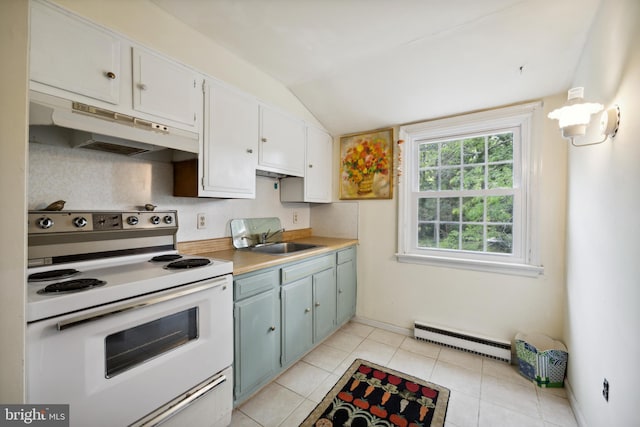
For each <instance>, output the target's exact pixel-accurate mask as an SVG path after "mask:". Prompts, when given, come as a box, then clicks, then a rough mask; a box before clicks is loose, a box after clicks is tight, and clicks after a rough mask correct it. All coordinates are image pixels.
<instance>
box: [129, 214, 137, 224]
mask: <svg viewBox="0 0 640 427" xmlns="http://www.w3.org/2000/svg"><path fill="white" fill-rule="evenodd" d="M127 224H129V225H136V224H138V217H137V216H130V217H127Z"/></svg>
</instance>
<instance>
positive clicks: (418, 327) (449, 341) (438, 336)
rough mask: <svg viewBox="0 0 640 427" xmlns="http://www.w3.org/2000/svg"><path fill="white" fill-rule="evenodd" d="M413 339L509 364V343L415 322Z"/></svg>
mask: <svg viewBox="0 0 640 427" xmlns="http://www.w3.org/2000/svg"><path fill="white" fill-rule="evenodd" d="M413 334H414V337H415V338H416V339H418V340H421V341H427V342H432V343H435V344H440V345H444V346H447V347H451V348H455V349H458V350H462V351H466V352H469V353H473V354H478V355H480V356H485V357H490V358H492V359H497V360H501V361H503V362H507V363H511V342H509V341H504V340H499V339H488V338H485V337H479V336H474V335H470V334H468V333H466V332H462V331H456V330H453V329H443V328H442V327H438V326H433V325H429V324H427V323H423V322H419V321H416V322H415V323H414V325H413Z"/></svg>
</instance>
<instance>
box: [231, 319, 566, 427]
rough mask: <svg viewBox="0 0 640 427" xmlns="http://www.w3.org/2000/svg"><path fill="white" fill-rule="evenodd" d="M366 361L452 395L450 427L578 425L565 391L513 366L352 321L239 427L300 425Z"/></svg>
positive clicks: (259, 397) (258, 398)
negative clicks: (344, 375) (357, 361)
mask: <svg viewBox="0 0 640 427" xmlns="http://www.w3.org/2000/svg"><path fill="white" fill-rule="evenodd" d="M356 358H361V359H366V360H369V361H371V362H374V363H377V364H380V365H384V366H388V367H390V368H393V369H396V370H399V371H402V372H406V373H408V374H410V375H414V376H416V377H420V378H423V379H425V380H427V381H432V382H434V383H437V384H440V385H442V386H444V387H447V388H449V389H450V390H451V397H450V399H449V408H448V410H447V418H446V424H445V425H446V427H466V426H481V427H505V426H518V427H528V426H541V427H542V426H544V427H552V426H577V423H576V420H575V418H574V415H573V412H572V411H571V407H570V406H569V402H568V400H567V397H566V393H565V390H564V389H542V388H539V387H537V386H535V385H534V384H533V383H531V382H530V381H528V380H526V379H524V378H523V377H521V376H520V374H518V371H517V369H516V367H515V366H514V365H511V366H510V365H507V364H506V363H504V362H499V361H495V360H491V359H487V358H483V357H480V356H476V355H473V354H470V353H465V352H462V351H458V350H453V349H450V348H447V347H441V346H438V345H435V344H430V343H426V342H422V341H416V340H414V339H413V338H411V337H406V336H404V335H399V334H396V333H393V332H389V331H386V330H382V329H377V328H374V327H371V326H368V325H364V324H362V323H355V322H350V323H348V324H346V325H345V326H344V327H342V328H341V329H340V330H338V331H337V332H335V333H334V334H333V335H332V336H330V337H329V338H327V340H325V341H324V342H323V343H322V344H320V345H319V346H318V347H317V348H316V349H314V350H313V351H312V352H311V353H309V354H307V355H306V356H305V357H304V358H303V359H302V360H301V361H299V362H298V363H296V364H295V365H293V366H292V367H291V368H289V369H288V370H287V371H285V372H284V373H282V374H281V375H280V376H279V377H278V378H276V379H275V380H274V381H273V382H271V383H270V384H269V385H267V386H266V387H265V388H263V389H262V390H261V391H260V392H258V393H257V394H256V395H255V396H253V397H252V398H251V399H249V400H248V401H246V402H245V403H243V404H242V405H241V406H240V407H239V408H237V409H236V410H235V411H234V412H233V419H232V423H231V425H232V426H233V427H256V426H264V427H272V426H273V427H275V426H283V427H288V426H298V425H299V424H300V423H301V422H302V421H303V420H304V419H305V418H306V416H307V415H308V414H309V413H310V412H311V411H312V410H313V408H315V406H316V405H317V404H318V403H319V402H320V401H321V400H322V398H323V397H324V395H325V394H326V393H327V392H328V391H329V390H330V389H331V387H332V386H333V385H334V384H335V382H336V381H337V380H338V378H340V376H341V375H342V373H343V372H344V371H345V370H346V369H347V367H348V366H349V365H350V364H351V362H353V360H354V359H356Z"/></svg>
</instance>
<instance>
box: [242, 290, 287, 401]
mask: <svg viewBox="0 0 640 427" xmlns="http://www.w3.org/2000/svg"><path fill="white" fill-rule="evenodd" d="M234 322H235V357H234V364H235V366H234V369H235V373H234V375H235V395H236V399H239V398H240V397H241V396H243V395H245V394H246V393H249V392H251V391H253V390H254V389H255V388H257V387H258V386H259V385H261V384H262V383H264V382H266V381H268V380H269V379H270V378H271V377H273V376H274V375H276V373H277V371H278V365H279V356H280V313H279V310H278V288H273V289H270V290H269V291H266V292H262V293H260V294H258V295H254V296H252V297H250V298H247V299H244V300H242V301H239V302H236V303H235V307H234Z"/></svg>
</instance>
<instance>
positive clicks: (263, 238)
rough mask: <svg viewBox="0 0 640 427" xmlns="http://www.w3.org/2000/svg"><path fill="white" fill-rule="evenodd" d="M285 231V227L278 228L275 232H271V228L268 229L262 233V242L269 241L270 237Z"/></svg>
mask: <svg viewBox="0 0 640 427" xmlns="http://www.w3.org/2000/svg"><path fill="white" fill-rule="evenodd" d="M283 231H284V228H281V229H279V230H276V231H274V232H273V233H272V232H271V230H267V232H266V233H260V244H265V243H267V240H269V239H270V238H272V237H273V236H275V235H276V234H278V233H282V232H283Z"/></svg>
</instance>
